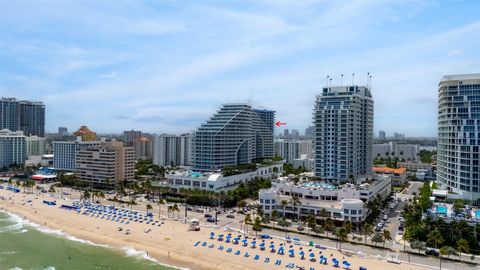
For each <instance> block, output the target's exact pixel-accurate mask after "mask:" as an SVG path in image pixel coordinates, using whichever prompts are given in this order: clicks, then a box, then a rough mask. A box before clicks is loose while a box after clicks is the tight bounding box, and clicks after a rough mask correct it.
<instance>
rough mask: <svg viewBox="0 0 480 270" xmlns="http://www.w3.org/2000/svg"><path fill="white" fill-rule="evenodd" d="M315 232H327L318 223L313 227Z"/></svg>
mask: <svg viewBox="0 0 480 270" xmlns="http://www.w3.org/2000/svg"><path fill="white" fill-rule="evenodd" d="M312 230H313V232H314V233H316V234H317V236H318V235H319V234H321V233H324V232H325V229H324V228H323V227H322V226H320V225H316V226H315V227H314V228H313V229H312Z"/></svg>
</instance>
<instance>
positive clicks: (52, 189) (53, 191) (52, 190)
mask: <svg viewBox="0 0 480 270" xmlns="http://www.w3.org/2000/svg"><path fill="white" fill-rule="evenodd" d="M17 183H18V181H17ZM48 192H50V195H51V196H52V197H53V194H54V193H55V192H56V190H55V187H54V186H53V185H51V186H50V188H49V189H48Z"/></svg>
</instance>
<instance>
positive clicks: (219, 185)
mask: <svg viewBox="0 0 480 270" xmlns="http://www.w3.org/2000/svg"><path fill="white" fill-rule="evenodd" d="M257 166H258V167H257V169H256V170H254V171H250V172H245V173H240V174H235V175H229V176H225V175H223V174H222V173H221V172H195V171H191V170H184V169H180V170H175V171H167V172H166V173H165V178H166V181H164V182H161V183H160V185H162V186H168V187H170V188H172V189H174V190H178V189H181V188H185V189H201V190H209V191H222V190H224V191H225V190H229V189H233V188H235V187H236V186H237V185H238V184H240V183H246V182H249V181H251V180H252V179H253V178H255V177H261V178H264V179H275V178H276V177H277V175H278V174H281V173H282V172H283V163H282V162H279V163H275V164H272V165H257Z"/></svg>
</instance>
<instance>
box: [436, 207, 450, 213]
mask: <svg viewBox="0 0 480 270" xmlns="http://www.w3.org/2000/svg"><path fill="white" fill-rule="evenodd" d="M436 210H437V213H438V214H444V215H446V214H447V211H448V208H447V207H446V206H443V205H437V207H436Z"/></svg>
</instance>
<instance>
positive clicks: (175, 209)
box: [172, 203, 180, 218]
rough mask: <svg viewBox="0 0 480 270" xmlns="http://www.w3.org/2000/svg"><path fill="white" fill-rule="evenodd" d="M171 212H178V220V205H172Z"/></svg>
mask: <svg viewBox="0 0 480 270" xmlns="http://www.w3.org/2000/svg"><path fill="white" fill-rule="evenodd" d="M172 212H173V213H174V212H178V218H180V209H179V208H178V204H176V203H174V204H173V205H172Z"/></svg>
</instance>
